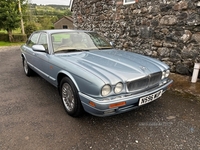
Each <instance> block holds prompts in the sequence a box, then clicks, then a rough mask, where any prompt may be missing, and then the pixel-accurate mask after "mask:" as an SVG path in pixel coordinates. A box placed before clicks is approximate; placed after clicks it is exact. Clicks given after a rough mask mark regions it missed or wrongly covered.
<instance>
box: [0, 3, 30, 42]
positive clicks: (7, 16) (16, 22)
mask: <svg viewBox="0 0 200 150" xmlns="http://www.w3.org/2000/svg"><path fill="white" fill-rule="evenodd" d="M18 2H19V1H18V0H1V1H0V29H4V30H6V31H7V32H8V35H9V41H10V42H11V41H13V36H12V30H14V29H16V28H18V27H19V26H20V13H19V7H18ZM25 2H26V0H21V4H22V5H24V3H25Z"/></svg>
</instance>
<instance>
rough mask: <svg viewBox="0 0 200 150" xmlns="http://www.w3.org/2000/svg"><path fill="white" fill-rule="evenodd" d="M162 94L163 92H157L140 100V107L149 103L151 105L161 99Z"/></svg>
mask: <svg viewBox="0 0 200 150" xmlns="http://www.w3.org/2000/svg"><path fill="white" fill-rule="evenodd" d="M162 92H163V91H162V90H161V91H158V92H156V93H154V94H151V95H148V96H144V97H142V98H140V100H139V106H141V105H144V104H147V103H150V102H152V101H154V100H156V99H157V98H159V97H161V95H162Z"/></svg>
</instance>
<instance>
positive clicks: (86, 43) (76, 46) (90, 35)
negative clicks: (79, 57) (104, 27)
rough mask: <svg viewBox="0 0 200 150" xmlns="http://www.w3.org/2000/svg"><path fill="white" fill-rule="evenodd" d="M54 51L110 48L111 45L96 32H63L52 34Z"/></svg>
mask: <svg viewBox="0 0 200 150" xmlns="http://www.w3.org/2000/svg"><path fill="white" fill-rule="evenodd" d="M51 38H52V46H53V50H54V52H59V51H60V52H70V51H72V50H75V51H79V50H80V51H83V50H103V49H111V48H112V46H111V45H110V43H109V42H107V41H106V40H105V39H104V38H103V37H101V36H100V35H98V34H97V33H96V32H78V31H74V32H63V33H55V34H52V37H51Z"/></svg>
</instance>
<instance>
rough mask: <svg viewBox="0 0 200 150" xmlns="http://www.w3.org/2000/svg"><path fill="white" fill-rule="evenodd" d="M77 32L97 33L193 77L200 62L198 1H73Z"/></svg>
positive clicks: (199, 10) (123, 47) (174, 70)
mask: <svg viewBox="0 0 200 150" xmlns="http://www.w3.org/2000/svg"><path fill="white" fill-rule="evenodd" d="M72 12H73V18H74V26H75V28H76V29H86V30H93V31H97V32H98V33H100V34H102V35H104V36H106V37H107V38H108V39H109V40H110V41H113V42H114V43H115V44H116V48H119V49H124V50H128V51H133V52H136V53H141V54H144V55H148V56H151V57H155V58H158V59H160V60H161V61H164V62H165V63H167V64H168V65H169V66H170V68H171V71H172V72H176V73H180V74H184V75H191V73H192V71H193V66H194V63H195V62H200V47H199V45H200V1H199V0H138V2H136V3H134V4H130V5H123V0H87V1H86V0H74V2H73V6H72Z"/></svg>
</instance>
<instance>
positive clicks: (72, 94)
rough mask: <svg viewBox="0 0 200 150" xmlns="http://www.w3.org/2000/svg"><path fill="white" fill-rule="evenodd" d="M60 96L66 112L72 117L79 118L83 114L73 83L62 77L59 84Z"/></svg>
mask: <svg viewBox="0 0 200 150" xmlns="http://www.w3.org/2000/svg"><path fill="white" fill-rule="evenodd" d="M60 95H61V99H62V103H63V105H64V108H65V110H66V112H67V113H68V114H69V115H70V116H72V117H79V116H81V115H82V114H83V107H82V104H81V101H80V98H79V95H78V91H77V89H76V87H75V85H74V84H73V82H72V81H71V80H70V79H69V78H67V77H64V78H63V79H62V80H61V83H60Z"/></svg>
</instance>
